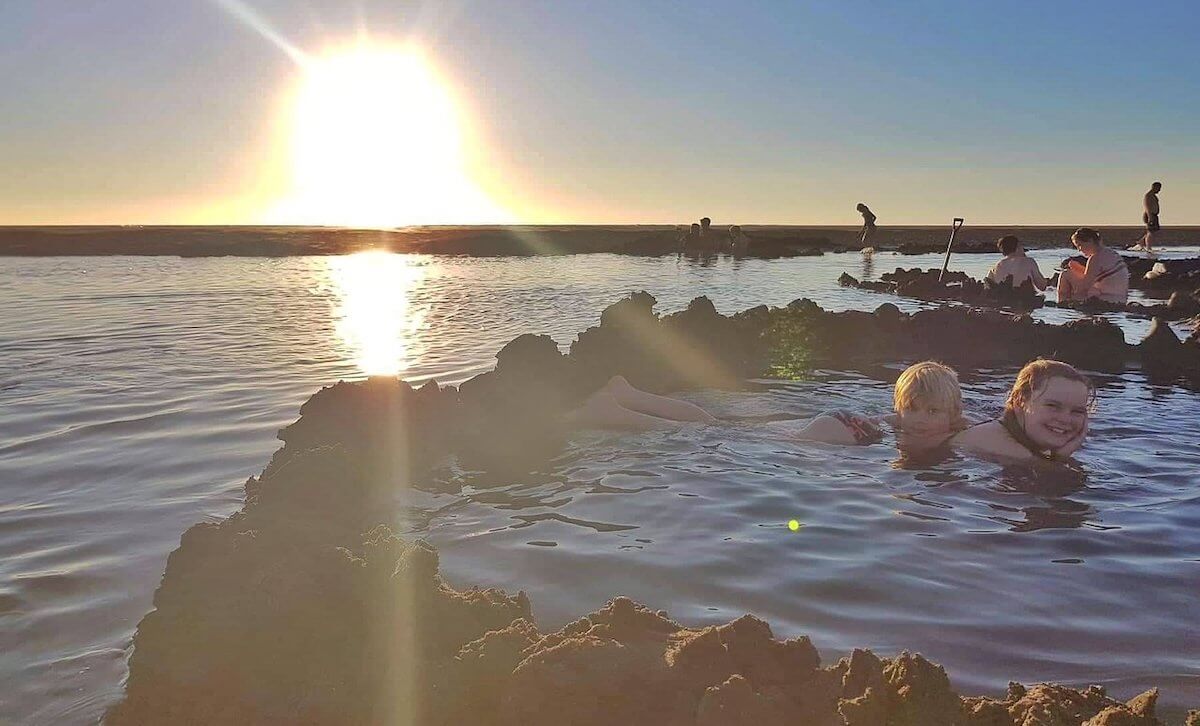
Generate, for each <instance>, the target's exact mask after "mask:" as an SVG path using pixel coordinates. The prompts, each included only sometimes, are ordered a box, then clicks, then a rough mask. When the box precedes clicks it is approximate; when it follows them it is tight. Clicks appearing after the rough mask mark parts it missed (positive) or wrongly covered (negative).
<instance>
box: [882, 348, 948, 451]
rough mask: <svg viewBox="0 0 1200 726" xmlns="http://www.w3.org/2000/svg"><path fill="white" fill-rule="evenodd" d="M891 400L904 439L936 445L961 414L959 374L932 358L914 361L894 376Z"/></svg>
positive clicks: (910, 441) (946, 434) (911, 442)
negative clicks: (894, 382)
mask: <svg viewBox="0 0 1200 726" xmlns="http://www.w3.org/2000/svg"><path fill="white" fill-rule="evenodd" d="M894 402H895V408H896V414H897V415H898V416H899V420H900V430H901V432H902V433H903V435H904V437H905V438H906V440H907V441H908V442H909V443H910V444H915V445H918V446H920V445H922V444H928V445H932V446H936V445H937V444H940V443H942V441H944V440H945V438H946V437H947V436H948V435H949V434H950V433H951V432H952V431H953V430H954V427H955V425H956V424H957V423H958V421H959V419H960V418H961V417H962V390H961V389H960V388H959V387H958V374H957V373H955V372H954V369H953V368H951V367H949V366H945V365H942V364H941V363H937V362H934V361H931V360H927V361H922V362H920V363H914V364H913V365H911V366H909V367H908V368H906V369H905V371H904V372H903V373H901V374H900V378H898V379H897V380H896V391H895V394H894Z"/></svg>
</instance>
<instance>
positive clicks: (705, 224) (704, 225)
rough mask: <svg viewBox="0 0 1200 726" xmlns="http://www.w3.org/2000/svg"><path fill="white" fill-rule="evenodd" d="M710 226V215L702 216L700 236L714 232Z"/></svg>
mask: <svg viewBox="0 0 1200 726" xmlns="http://www.w3.org/2000/svg"><path fill="white" fill-rule="evenodd" d="M710 226H712V220H711V219H709V218H708V217H702V218H701V219H700V236H701V237H707V236H708V235H709V234H710V233H711V232H712V230H710V229H709V227H710Z"/></svg>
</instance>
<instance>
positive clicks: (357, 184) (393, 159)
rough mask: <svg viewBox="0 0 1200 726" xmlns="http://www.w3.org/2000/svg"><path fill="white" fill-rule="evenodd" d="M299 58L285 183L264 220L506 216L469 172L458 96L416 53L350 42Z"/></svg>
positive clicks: (374, 222) (383, 221)
mask: <svg viewBox="0 0 1200 726" xmlns="http://www.w3.org/2000/svg"><path fill="white" fill-rule="evenodd" d="M302 68H303V74H304V75H303V79H302V81H301V83H300V86H299V88H298V90H297V92H296V94H295V97H294V99H293V102H292V107H291V112H290V113H291V119H290V124H291V162H292V180H291V182H292V189H291V192H290V194H289V195H288V196H287V197H286V198H285V199H284V200H283V201H282V202H280V203H279V204H278V205H277V206H276V207H275V209H274V210H272V212H271V214H270V215H269V216H270V217H271V218H272V219H270V220H269V221H273V222H280V223H301V224H327V225H345V226H354V227H391V226H397V225H408V224H472V223H486V222H505V221H509V220H508V219H507V215H505V214H504V212H503V210H502V209H500V208H499V207H498V206H497V205H496V204H494V203H493V202H492V201H491V200H490V199H489V198H488V197H487V195H486V194H485V193H484V192H483V191H482V190H481V189H480V188H479V186H478V185H477V184H476V183H475V182H474V181H473V180H472V178H471V175H470V174H469V173H468V164H467V160H466V153H465V152H466V151H467V150H466V149H465V148H464V143H465V134H464V131H465V130H464V127H463V123H462V120H461V118H460V116H459V109H458V106H457V104H456V103H455V99H454V98H453V96H452V94H451V93H450V91H449V90H448V88H447V85H446V84H445V83H444V82H443V81H442V80H441V79H440V78H439V77H438V75H437V73H436V72H435V70H434V68H433V67H432V66H431V65H430V64H429V62H428V61H427V60H426V59H425V58H424V57H423V56H421V55H420V54H418V53H416V52H415V51H412V50H408V49H404V48H398V47H356V48H353V49H351V50H346V51H342V52H338V53H334V54H331V55H327V56H317V57H313V58H310V59H309V60H308V61H307V62H306V63H305V64H304V65H303V66H302Z"/></svg>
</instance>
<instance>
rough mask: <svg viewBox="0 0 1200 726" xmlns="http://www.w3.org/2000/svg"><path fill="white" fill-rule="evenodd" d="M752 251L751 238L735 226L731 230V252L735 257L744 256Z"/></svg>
mask: <svg viewBox="0 0 1200 726" xmlns="http://www.w3.org/2000/svg"><path fill="white" fill-rule="evenodd" d="M749 249H750V238H749V237H747V236H746V233H745V232H743V231H742V228H741V227H739V226H738V225H736V224H735V225H733V226H732V227H730V228H729V251H730V252H732V253H733V254H734V255H737V256H739V257H740V256H742V255H744V254H746V251H747V250H749Z"/></svg>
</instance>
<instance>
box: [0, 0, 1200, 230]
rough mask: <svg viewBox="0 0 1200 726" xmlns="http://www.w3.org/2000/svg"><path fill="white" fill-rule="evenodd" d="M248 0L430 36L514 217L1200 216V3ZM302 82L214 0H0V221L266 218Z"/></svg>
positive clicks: (297, 30) (352, 33)
mask: <svg viewBox="0 0 1200 726" xmlns="http://www.w3.org/2000/svg"><path fill="white" fill-rule="evenodd" d="M247 4H248V5H249V6H251V7H252V8H253V10H254V11H255V12H256V13H257V14H258V15H259V16H260V17H261V18H262V19H263V21H264V22H265V23H266V24H268V25H269V26H270V27H271V28H273V29H274V31H275V32H277V33H278V34H279V35H280V36H282V37H284V38H286V39H287V40H288V42H290V43H291V44H293V45H294V46H296V47H298V48H300V49H302V50H304V51H306V52H316V51H318V50H320V49H321V48H323V47H328V46H333V45H339V44H345V43H347V42H350V41H353V40H354V39H355V38H358V37H362V36H363V35H364V34H365V36H366V37H368V38H370V39H371V41H373V42H381V43H383V42H386V43H395V42H405V43H412V44H416V45H418V46H420V47H421V48H423V49H424V51H425V53H426V54H427V56H428V57H429V58H430V59H431V60H432V61H433V62H434V63H435V64H436V66H437V67H438V69H439V70H440V71H441V72H442V74H443V75H444V76H445V77H446V78H448V79H451V80H452V81H453V85H454V87H455V88H456V89H457V93H458V95H459V96H460V98H461V100H462V101H463V105H464V108H466V109H467V110H468V111H469V116H470V121H471V126H472V128H474V129H475V130H476V132H477V137H478V138H477V142H478V146H479V148H478V149H477V154H476V155H477V157H478V160H479V163H480V164H481V165H482V166H483V167H484V168H486V170H487V175H486V176H487V180H486V183H485V184H484V185H485V187H487V189H488V190H489V192H490V193H492V194H494V195H495V196H497V197H498V198H500V199H501V201H503V202H504V203H505V204H506V205H507V206H508V207H510V208H512V209H514V211H515V218H517V219H520V220H523V221H531V222H671V223H673V222H684V221H688V220H691V219H694V218H697V217H699V216H702V215H708V216H711V217H713V219H714V220H716V221H718V222H721V223H724V222H742V223H748V224H753V223H798V224H853V223H855V222H856V221H857V220H858V218H857V215H856V214H855V212H854V204H855V203H856V202H858V201H865V202H867V203H868V204H870V205H871V207H872V209H874V210H875V211H876V213H877V214H878V215H879V218H880V223H882V224H887V223H895V224H921V223H940V222H943V221H945V220H946V219H948V218H949V217H952V216H955V215H959V216H966V217H967V218H968V220H970V221H974V222H977V223H1011V224H1039V223H1041V224H1085V223H1091V224H1125V223H1127V224H1136V223H1138V221H1139V215H1140V200H1141V195H1142V193H1143V192H1144V191H1145V189H1146V187H1147V186H1148V185H1149V183H1150V182H1151V181H1153V180H1155V179H1161V180H1162V181H1163V183H1164V189H1163V193H1162V197H1161V198H1162V206H1163V221H1164V223H1165V224H1167V225H1172V224H1200V211H1197V210H1198V207H1197V203H1196V201H1197V199H1200V164H1198V163H1197V162H1198V161H1200V139H1198V138H1197V134H1196V133H1195V128H1196V127H1197V123H1196V120H1195V119H1196V118H1197V116H1198V115H1200V63H1197V62H1196V60H1195V53H1196V47H1195V46H1196V41H1195V38H1196V37H1197V36H1196V28H1197V27H1198V26H1200V4H1198V3H1193V2H1160V3H1153V4H1141V3H1128V2H1125V3H1114V2H1086V3H1085V2H1058V3H1045V2H1036V3H1035V2H997V3H986V4H985V3H961V2H954V3H951V2H908V3H866V2H737V3H733V2H730V3H712V2H632V1H630V2H626V1H624V0H611V1H608V2H603V3H596V2H573V1H569V0H563V1H560V2H521V1H519V0H518V1H515V2H514V1H509V2H499V1H492V0H488V1H478V2H466V1H463V2H438V3H433V2H377V1H376V2H369V1H367V0H363V1H362V2H358V3H355V2H344V1H343V2H326V1H324V0H309V1H308V2H282V1H280V0H258V1H257V2H253V1H248V2H247ZM297 72H298V71H297V67H296V65H295V64H294V63H293V62H292V61H291V60H290V59H289V58H288V57H287V56H286V55H285V54H284V53H282V52H281V51H280V50H279V49H278V48H277V47H276V46H274V45H273V44H271V43H270V42H268V41H267V40H265V39H264V38H263V37H262V36H261V35H260V34H259V33H257V32H255V31H254V30H253V29H251V28H249V27H247V25H245V24H244V23H242V22H239V21H238V20H237V19H236V18H235V17H234V16H233V15H231V14H230V13H229V12H228V11H227V10H226V9H224V8H223V7H222V6H221V5H219V4H217V3H216V2H213V1H211V0H190V1H188V2H184V1H182V0H181V1H180V2H169V3H164V2H160V1H155V0H137V1H135V0H109V1H108V2H97V1H94V0H86V1H81V0H41V1H36V2H35V1H34V0H6V2H4V3H3V4H2V5H0V79H2V80H0V84H2V86H0V88H2V89H3V94H4V98H5V104H4V107H5V111H4V113H3V114H0V163H2V164H3V167H4V169H5V172H4V173H3V174H0V223H11V224H17V223H171V222H196V221H205V222H214V223H217V222H227V223H241V222H254V221H258V220H257V218H256V216H255V215H256V207H255V204H256V203H257V201H258V200H259V199H264V198H266V197H268V196H269V195H270V192H271V187H272V185H274V184H277V183H278V179H279V176H280V174H281V173H282V172H281V171H280V169H279V167H280V155H281V154H283V153H285V152H283V151H281V148H282V147H281V136H282V135H283V134H284V130H283V129H282V128H281V122H280V120H279V107H280V103H281V100H280V99H281V94H283V93H284V91H285V89H286V88H288V87H289V84H293V83H294V79H295V76H296V75H297ZM414 112H416V113H419V109H414ZM455 221H457V220H455V219H446V220H445V222H446V223H454V222H455Z"/></svg>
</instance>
